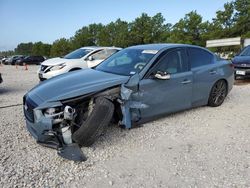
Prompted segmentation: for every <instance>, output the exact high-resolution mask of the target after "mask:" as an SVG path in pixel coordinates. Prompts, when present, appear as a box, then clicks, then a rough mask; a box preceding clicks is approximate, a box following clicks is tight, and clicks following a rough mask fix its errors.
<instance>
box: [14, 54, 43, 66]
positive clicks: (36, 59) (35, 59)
mask: <svg viewBox="0 0 250 188" xmlns="http://www.w3.org/2000/svg"><path fill="white" fill-rule="evenodd" d="M44 60H45V58H44V57H43V56H27V57H25V58H23V59H19V60H18V61H17V64H18V65H24V64H27V65H31V64H33V65H40V64H41V63H42V62H43V61H44Z"/></svg>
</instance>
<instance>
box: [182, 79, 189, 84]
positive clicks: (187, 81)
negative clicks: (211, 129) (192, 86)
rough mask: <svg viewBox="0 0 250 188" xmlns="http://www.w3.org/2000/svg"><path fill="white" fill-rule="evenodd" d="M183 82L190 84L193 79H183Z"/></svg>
mask: <svg viewBox="0 0 250 188" xmlns="http://www.w3.org/2000/svg"><path fill="white" fill-rule="evenodd" d="M181 83H182V84H189V83H191V80H183V81H182V82H181Z"/></svg>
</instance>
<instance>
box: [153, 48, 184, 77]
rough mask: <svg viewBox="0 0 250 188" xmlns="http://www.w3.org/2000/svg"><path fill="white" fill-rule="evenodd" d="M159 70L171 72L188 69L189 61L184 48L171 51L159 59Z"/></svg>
mask: <svg viewBox="0 0 250 188" xmlns="http://www.w3.org/2000/svg"><path fill="white" fill-rule="evenodd" d="M157 71H162V72H168V73H170V74H175V73H181V72H186V71H188V62H187V57H186V52H185V50H184V49H177V50H174V51H170V52H169V53H167V54H166V55H165V56H163V57H162V58H161V59H160V60H159V64H158V67H157Z"/></svg>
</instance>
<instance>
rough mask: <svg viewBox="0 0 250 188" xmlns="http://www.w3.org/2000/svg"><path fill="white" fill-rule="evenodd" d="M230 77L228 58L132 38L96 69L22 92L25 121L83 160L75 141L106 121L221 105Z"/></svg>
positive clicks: (91, 136) (92, 135)
mask: <svg viewBox="0 0 250 188" xmlns="http://www.w3.org/2000/svg"><path fill="white" fill-rule="evenodd" d="M233 80H234V69H233V66H232V64H231V63H230V62H228V61H226V60H223V59H219V58H218V57H217V56H216V55H214V54H213V53H211V52H210V51H208V50H207V49H205V48H201V47H198V46H192V45H182V44H148V45H138V46H132V47H129V48H126V49H123V50H121V51H120V52H118V53H116V54H114V55H112V56H111V57H109V58H108V59H106V60H105V61H104V62H102V63H101V64H100V65H98V66H97V67H96V68H95V69H86V70H81V71H77V72H71V73H69V74H65V75H61V76H58V77H54V78H52V79H50V80H47V81H45V82H43V83H41V84H40V85H38V86H36V87H35V88H33V89H32V90H31V91H29V92H28V93H27V94H26V95H25V96H24V98H23V104H24V114H25V117H26V125H27V128H28V130H29V132H30V133H31V135H32V136H33V137H34V138H35V139H36V140H37V142H38V143H39V144H42V145H44V146H48V147H52V148H55V149H57V150H58V153H59V155H61V156H62V157H64V158H67V159H72V160H76V161H82V160H85V159H86V158H85V157H84V155H83V153H82V152H81V149H80V147H81V146H90V145H92V144H93V143H94V142H95V141H96V140H97V139H98V137H99V136H100V135H101V134H102V133H103V132H104V130H105V129H106V128H107V126H108V125H109V124H110V123H111V122H114V123H116V124H118V125H120V126H122V127H124V128H127V129H129V128H132V127H135V126H138V125H140V124H142V123H144V122H147V121H150V120H153V119H156V118H158V117H161V116H164V115H166V114H169V113H173V112H177V111H181V110H185V109H189V108H193V107H198V106H204V105H209V106H212V107H217V106H220V105H221V104H222V103H223V101H224V99H225V98H226V96H227V94H228V93H229V92H230V90H231V89H232V86H233ZM79 146H80V147H79Z"/></svg>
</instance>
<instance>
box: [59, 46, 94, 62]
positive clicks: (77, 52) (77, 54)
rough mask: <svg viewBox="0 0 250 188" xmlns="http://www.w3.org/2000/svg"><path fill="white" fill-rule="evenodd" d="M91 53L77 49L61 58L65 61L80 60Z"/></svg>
mask: <svg viewBox="0 0 250 188" xmlns="http://www.w3.org/2000/svg"><path fill="white" fill-rule="evenodd" d="M91 51H93V50H92V49H81V48H80V49H77V50H75V51H73V52H71V53H69V54H67V55H66V56H64V57H63V58H65V59H80V58H82V57H83V56H85V55H87V54H88V53H89V52H91Z"/></svg>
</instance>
